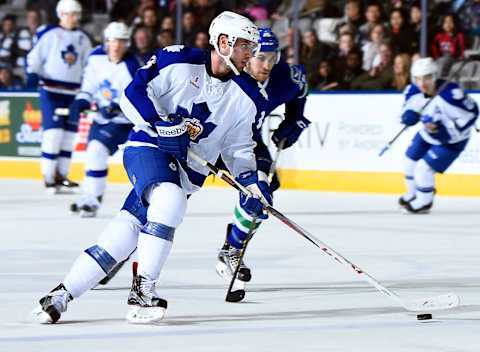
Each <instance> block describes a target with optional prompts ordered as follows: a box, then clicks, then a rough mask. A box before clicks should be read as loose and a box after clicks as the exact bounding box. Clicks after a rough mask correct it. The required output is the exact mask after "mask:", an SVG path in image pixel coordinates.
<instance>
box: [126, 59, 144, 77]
mask: <svg viewBox="0 0 480 352" xmlns="http://www.w3.org/2000/svg"><path fill="white" fill-rule="evenodd" d="M123 61H124V62H125V64H126V65H127V69H128V72H130V76H132V77H134V76H135V72H137V70H138V69H139V68H140V62H139V61H138V59H137V58H136V57H135V55H133V54H131V53H127V55H126V56H125V57H124V58H123Z"/></svg>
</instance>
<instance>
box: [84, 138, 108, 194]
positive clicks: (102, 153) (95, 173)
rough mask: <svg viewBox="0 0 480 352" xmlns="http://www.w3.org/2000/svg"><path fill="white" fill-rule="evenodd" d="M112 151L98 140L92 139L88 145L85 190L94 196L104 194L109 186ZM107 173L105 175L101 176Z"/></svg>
mask: <svg viewBox="0 0 480 352" xmlns="http://www.w3.org/2000/svg"><path fill="white" fill-rule="evenodd" d="M109 157H110V151H109V150H108V148H107V147H106V146H105V145H103V144H102V143H100V142H99V141H97V140H92V141H90V142H89V143H88V146H87V160H86V162H85V170H86V176H85V181H84V182H83V192H84V193H85V194H88V195H92V196H94V197H99V196H102V195H103V194H104V193H105V188H106V187H107V176H106V173H107V172H108V158H109ZM103 174H105V176H101V175H103Z"/></svg>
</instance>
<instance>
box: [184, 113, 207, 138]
mask: <svg viewBox="0 0 480 352" xmlns="http://www.w3.org/2000/svg"><path fill="white" fill-rule="evenodd" d="M185 123H186V125H187V133H188V136H189V137H190V140H192V141H194V140H196V139H197V138H198V136H200V135H201V134H202V132H203V126H202V123H201V122H200V121H199V120H197V119H196V118H192V119H185Z"/></svg>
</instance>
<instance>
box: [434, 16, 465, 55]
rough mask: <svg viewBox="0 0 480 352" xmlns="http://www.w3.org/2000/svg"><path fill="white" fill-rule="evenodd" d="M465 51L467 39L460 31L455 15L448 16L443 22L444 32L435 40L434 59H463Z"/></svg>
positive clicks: (437, 35) (440, 32)
mask: <svg viewBox="0 0 480 352" xmlns="http://www.w3.org/2000/svg"><path fill="white" fill-rule="evenodd" d="M464 51H465V37H464V35H463V33H462V32H461V31H459V30H458V27H457V24H456V21H455V17H454V15H453V14H448V15H446V16H445V17H444V18H443V20H442V30H441V31H439V32H437V33H436V34H435V36H434V38H433V43H432V57H433V58H434V59H439V58H442V57H443V58H451V59H461V58H463V53H464Z"/></svg>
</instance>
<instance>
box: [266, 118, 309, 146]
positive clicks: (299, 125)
mask: <svg viewBox="0 0 480 352" xmlns="http://www.w3.org/2000/svg"><path fill="white" fill-rule="evenodd" d="M308 125H310V121H309V120H308V119H307V118H305V117H304V116H302V117H301V118H300V119H298V120H291V119H285V120H283V121H282V123H281V124H280V126H278V128H277V129H276V130H275V132H273V135H272V141H273V142H274V143H275V145H276V146H277V147H278V145H279V144H280V141H281V140H283V139H285V143H284V144H283V149H286V148H288V147H290V146H292V145H293V144H294V143H295V142H296V141H297V140H298V137H300V135H301V134H302V132H303V130H304V129H306V128H307V127H308Z"/></svg>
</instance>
